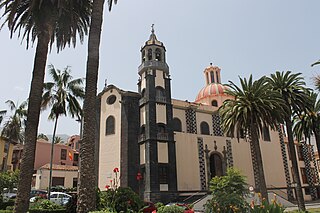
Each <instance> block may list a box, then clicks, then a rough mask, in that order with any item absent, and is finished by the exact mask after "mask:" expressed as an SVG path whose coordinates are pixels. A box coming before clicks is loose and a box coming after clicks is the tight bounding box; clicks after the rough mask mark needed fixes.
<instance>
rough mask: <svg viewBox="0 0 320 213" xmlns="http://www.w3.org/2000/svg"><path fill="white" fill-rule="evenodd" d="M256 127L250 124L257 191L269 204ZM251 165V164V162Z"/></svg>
mask: <svg viewBox="0 0 320 213" xmlns="http://www.w3.org/2000/svg"><path fill="white" fill-rule="evenodd" d="M256 126H257V125H255V124H251V128H250V129H251V131H250V132H251V140H250V143H251V145H252V146H253V149H254V152H255V156H256V163H257V169H258V177H259V184H258V190H259V192H260V193H261V196H262V198H265V199H266V201H267V202H268V203H269V200H268V191H267V185H266V180H265V177H264V170H263V162H262V155H261V149H260V143H259V137H258V132H257V127H256ZM252 163H253V162H252Z"/></svg>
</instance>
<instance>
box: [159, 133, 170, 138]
mask: <svg viewBox="0 0 320 213" xmlns="http://www.w3.org/2000/svg"><path fill="white" fill-rule="evenodd" d="M168 138H169V136H168V133H158V134H157V139H158V140H168Z"/></svg>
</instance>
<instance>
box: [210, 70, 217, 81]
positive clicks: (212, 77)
mask: <svg viewBox="0 0 320 213" xmlns="http://www.w3.org/2000/svg"><path fill="white" fill-rule="evenodd" d="M210 76H211V83H215V82H216V80H215V79H214V72H210Z"/></svg>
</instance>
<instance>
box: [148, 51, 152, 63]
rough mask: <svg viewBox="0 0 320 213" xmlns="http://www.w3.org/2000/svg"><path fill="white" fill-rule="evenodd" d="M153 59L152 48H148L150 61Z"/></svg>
mask: <svg viewBox="0 0 320 213" xmlns="http://www.w3.org/2000/svg"><path fill="white" fill-rule="evenodd" d="M151 60H152V49H148V61H151Z"/></svg>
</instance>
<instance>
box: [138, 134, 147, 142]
mask: <svg viewBox="0 0 320 213" xmlns="http://www.w3.org/2000/svg"><path fill="white" fill-rule="evenodd" d="M145 140H146V135H145V134H141V135H139V136H138V142H142V141H145Z"/></svg>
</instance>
